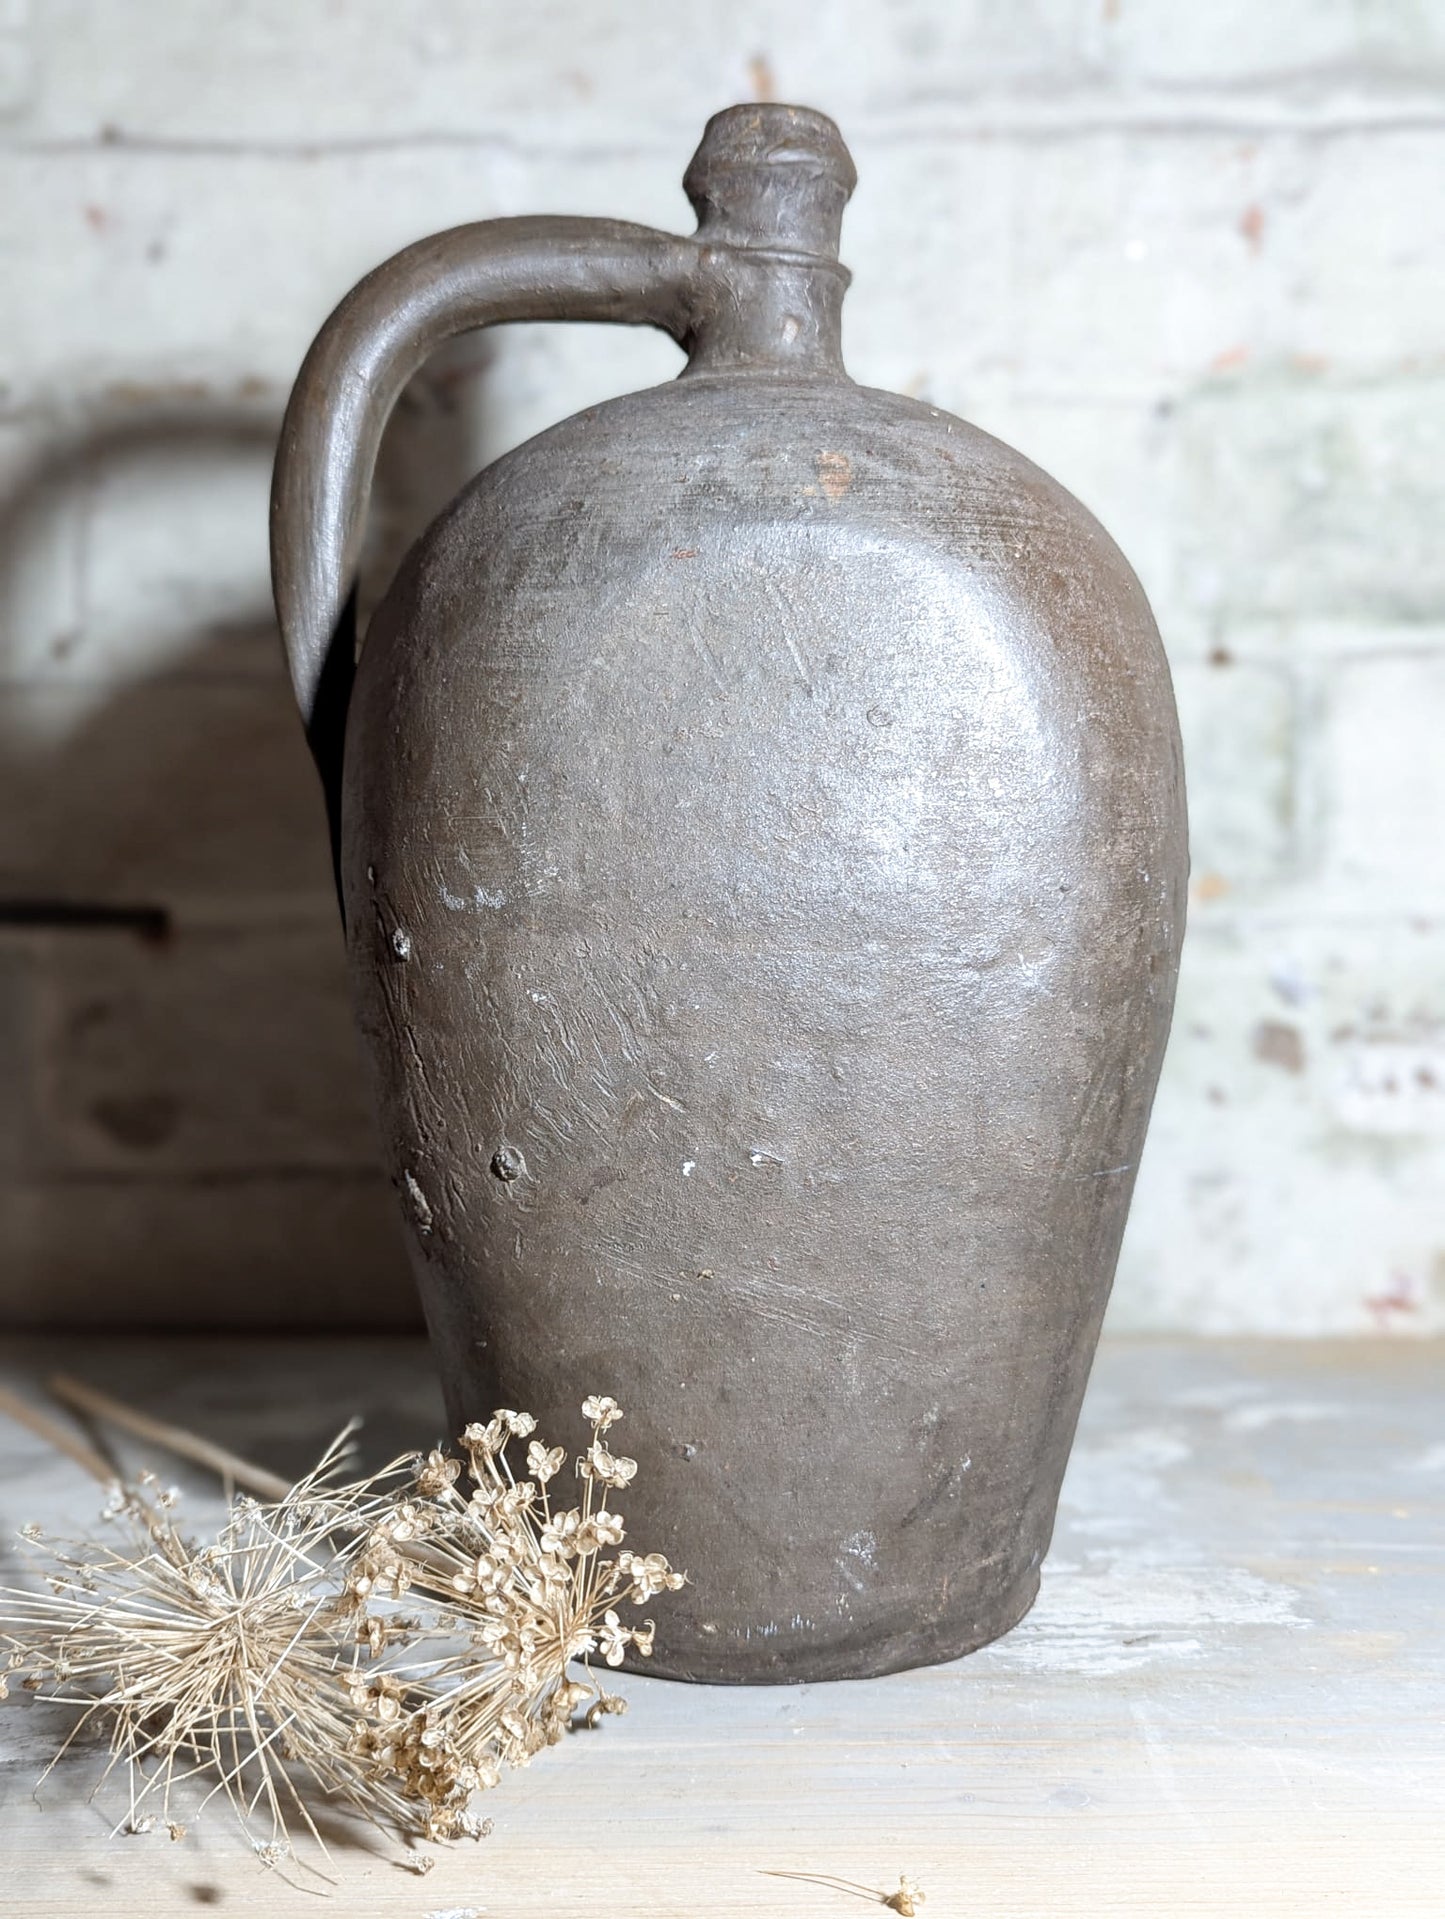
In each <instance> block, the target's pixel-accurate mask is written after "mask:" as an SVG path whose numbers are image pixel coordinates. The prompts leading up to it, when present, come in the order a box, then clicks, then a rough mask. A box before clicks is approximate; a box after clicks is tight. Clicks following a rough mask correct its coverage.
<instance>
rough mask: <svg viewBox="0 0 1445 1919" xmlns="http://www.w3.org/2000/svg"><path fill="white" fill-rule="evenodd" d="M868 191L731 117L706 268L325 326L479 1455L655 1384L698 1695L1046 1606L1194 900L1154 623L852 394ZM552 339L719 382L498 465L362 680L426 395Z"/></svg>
mask: <svg viewBox="0 0 1445 1919" xmlns="http://www.w3.org/2000/svg"><path fill="white" fill-rule="evenodd" d="M853 182H854V173H853V167H852V163H851V161H850V160H849V157H848V153H847V151H846V149H845V148H844V146H843V144H842V141H841V139H840V137H839V135H838V132H837V129H836V128H835V127H834V126H833V125H832V123H831V122H830V121H828V120H826V119H824V118H823V117H822V115H820V114H817V113H812V112H808V111H805V110H803V109H799V108H793V107H782V106H751V107H737V108H734V109H732V110H731V111H729V112H727V113H722V114H719V115H718V116H717V117H716V118H715V119H714V120H713V121H712V122H711V123H710V124H709V126H708V128H707V131H706V133H705V134H704V136H703V141H702V145H701V147H700V149H699V151H698V153H697V156H696V158H695V159H694V160H693V163H692V165H691V167H690V169H689V171H688V174H687V179H686V186H687V191H688V194H689V196H690V198H691V200H692V202H693V205H694V206H695V207H696V208H697V211H698V215H699V219H700V224H699V227H698V232H697V234H696V236H695V237H694V238H691V239H684V238H675V237H673V236H670V235H668V234H664V233H656V232H652V231H649V230H647V229H645V228H640V227H633V226H625V225H621V224H616V223H613V222H610V221H598V220H571V219H523V220H500V221H493V222H487V223H485V224H482V225H478V226H472V227H462V228H459V229H457V230H455V231H453V232H450V233H444V234H441V235H439V236H437V237H436V238H434V239H430V240H425V241H422V242H421V243H420V244H419V245H417V246H414V247H412V248H410V249H408V250H407V251H406V252H403V253H401V254H399V255H398V256H397V257H396V258H395V259H393V260H391V261H389V262H388V263H387V264H386V265H385V266H382V267H380V268H379V269H378V270H377V271H376V272H375V273H374V274H372V275H371V276H370V278H369V279H367V280H364V281H363V282H362V283H361V285H360V286H359V287H357V288H356V290H355V291H354V292H353V293H352V294H351V295H350V296H349V297H348V298H347V299H346V300H345V301H344V302H343V303H342V305H341V306H340V307H339V308H338V310H337V312H336V313H335V314H334V315H333V316H332V318H331V319H330V320H329V321H328V322H327V324H326V326H325V328H324V329H323V330H322V332H321V335H320V337H319V338H318V340H317V342H316V344H315V346H314V347H313V348H312V351H311V354H310V356H309V357H308V359H307V361H306V364H305V366H304V367H303V369H302V372H301V375H300V378H299V380H298V382H297V387H296V391H295V394H294V396H293V398H292V402H291V406H290V410H289V412H288V414H287V417H286V424H285V428H284V433H283V438H282V443H281V449H280V454H279V458H278V466H277V476H276V492H275V512H274V518H275V525H274V559H275V575H276V595H277V605H278V608H279V611H280V618H281V626H282V631H283V634H284V637H285V641H286V647H287V651H288V654H289V657H290V662H291V669H292V674H293V677H294V681H295V686H296V693H297V697H298V699H299V701H300V704H301V709H302V712H303V714H304V715H305V717H306V720H307V723H308V728H309V732H310V738H311V742H312V746H313V749H314V750H315V752H316V756H317V759H318V762H319V763H320V766H321V769H322V774H323V778H324V780H325V783H326V785H327V788H328V796H329V799H330V801H331V807H332V817H333V824H334V826H335V827H336V829H337V835H338V859H339V871H340V875H341V884H342V889H343V897H344V907H345V914H346V922H347V929H348V935H347V936H348V941H349V946H350V954H351V962H352V969H353V975H354V981H355V992H356V999H357V1004H358V1007H359V1012H360V1021H361V1026H362V1030H363V1032H364V1034H365V1039H366V1045H367V1049H368V1052H369V1055H370V1060H371V1066H372V1070H373V1075H374V1084H375V1090H376V1099H377V1106H378V1110H379V1113H380V1119H381V1128H382V1137H383V1140H384V1145H385V1151H386V1156H387V1160H388V1162H389V1165H390V1169H391V1174H392V1178H393V1179H394V1181H395V1184H396V1188H397V1191H398V1193H399V1195H400V1196H401V1201H402V1205H403V1207H404V1209H405V1213H406V1217H407V1220H408V1224H409V1238H410V1243H411V1250H412V1256H413V1260H414V1263H415V1268H416V1274H417V1279H418V1283H419V1285H420V1287H421V1292H422V1297H423V1299H424V1301H425V1305H426V1312H427V1317H428V1320H429V1323H430V1326H431V1331H432V1336H433V1339H434V1341H435V1346H436V1352H437V1356H438V1360H439V1363H440V1366H441V1370H442V1374H443V1378H444V1381H445V1386H446V1392H447V1397H448V1402H449V1409H450V1413H451V1417H452V1420H453V1423H454V1424H456V1423H457V1422H460V1421H461V1420H463V1419H464V1418H470V1417H474V1416H477V1415H486V1414H487V1413H489V1412H490V1410H491V1409H492V1408H493V1407H494V1406H495V1405H498V1404H504V1405H509V1406H520V1407H526V1408H527V1409H528V1410H530V1411H531V1412H533V1413H535V1414H536V1415H537V1417H538V1419H539V1420H540V1421H541V1424H542V1428H543V1430H544V1431H545V1432H546V1433H548V1434H549V1435H553V1436H555V1437H562V1436H565V1435H572V1436H574V1437H580V1431H581V1428H580V1414H579V1411H578V1405H579V1402H580V1401H581V1399H582V1398H583V1396H584V1394H586V1393H588V1392H606V1393H611V1394H614V1395H615V1396H616V1397H617V1398H618V1399H619V1400H620V1401H621V1402H622V1404H623V1406H624V1407H625V1409H626V1425H625V1427H623V1428H622V1429H621V1431H620V1432H619V1433H618V1435H617V1438H618V1440H619V1442H621V1440H622V1438H623V1436H624V1435H625V1438H626V1441H627V1443H626V1445H625V1447H623V1450H625V1451H626V1452H628V1453H631V1454H634V1455H636V1457H637V1458H638V1459H639V1460H640V1461H641V1462H642V1471H641V1472H640V1474H639V1476H638V1480H637V1483H636V1486H635V1487H634V1488H633V1489H632V1497H630V1499H629V1501H628V1503H627V1508H626V1509H627V1512H628V1516H629V1521H630V1530H631V1535H632V1537H633V1538H634V1540H635V1541H636V1543H637V1544H638V1545H639V1546H640V1547H641V1548H642V1549H643V1550H649V1549H651V1550H660V1551H663V1552H665V1553H666V1554H667V1555H668V1556H669V1558H670V1559H671V1560H672V1561H673V1563H674V1564H676V1565H679V1566H683V1567H685V1568H686V1569H687V1571H688V1572H689V1574H690V1575H691V1584H690V1585H689V1586H688V1588H687V1589H686V1591H684V1592H682V1593H680V1594H678V1595H676V1596H675V1597H670V1598H669V1599H668V1600H667V1602H666V1603H665V1604H664V1603H660V1604H659V1605H658V1607H657V1646H656V1654H655V1657H654V1659H653V1661H652V1665H651V1669H652V1670H655V1671H660V1672H663V1673H668V1674H674V1675H676V1676H678V1677H682V1678H690V1679H702V1680H722V1681H739V1680H800V1679H825V1678H833V1677H841V1676H849V1675H859V1674H865V1673H877V1672H885V1671H888V1670H889V1669H891V1668H894V1667H899V1666H906V1665H912V1664H917V1663H921V1662H924V1661H929V1660H940V1659H948V1658H950V1657H952V1656H953V1655H955V1654H958V1653H964V1652H967V1651H969V1650H970V1648H972V1647H976V1646H980V1645H982V1644H984V1642H985V1641H987V1640H990V1639H992V1638H994V1637H995V1636H996V1635H997V1634H999V1633H1001V1632H1004V1631H1005V1630H1006V1629H1007V1628H1008V1627H1010V1626H1011V1625H1013V1624H1014V1622H1015V1621H1016V1620H1017V1619H1018V1618H1020V1616H1021V1615H1022V1614H1023V1613H1024V1612H1025V1611H1026V1610H1027V1608H1028V1606H1029V1604H1030V1603H1031V1601H1032V1599H1033V1597H1034V1594H1035V1592H1036V1590H1037V1588H1038V1583H1039V1565H1040V1562H1041V1560H1042V1559H1043V1556H1044V1553H1045V1551H1046V1549H1047V1547H1048V1543H1049V1535H1050V1530H1051V1528H1052V1524H1053V1517H1054V1509H1055V1504H1056V1500H1057V1496H1058V1491H1059V1482H1060V1479H1061V1476H1062V1474H1063V1470H1064V1464H1065V1461H1066V1459H1067V1456H1068V1452H1069V1446H1070V1443H1071V1440H1072V1436H1073V1431H1074V1423H1075V1419H1076V1416H1077V1414H1078V1410H1079V1402H1080V1399H1081V1396H1082V1394H1083V1391H1084V1384H1085V1380H1086V1378H1087V1375H1088V1371H1089V1365H1090V1360H1091V1357H1092V1354H1093V1349H1094V1343H1095V1338H1096V1335H1097V1333H1098V1328H1099V1320H1100V1317H1101V1315H1102V1313H1103V1310H1104V1304H1105V1301H1106V1299H1107V1297H1108V1292H1109V1286H1110V1282H1111V1279H1112V1275H1113V1270H1114V1264H1115V1259H1116V1256H1117V1253H1118V1249H1119V1239H1120V1234H1121V1233H1122V1231H1123V1226H1124V1220H1125V1215H1126V1212H1127V1210H1128V1205H1129V1196H1130V1192H1131V1189H1132V1187H1133V1183H1134V1170H1135V1167H1136V1165H1137V1163H1138V1160H1139V1153H1140V1149H1141V1147H1142V1145H1143V1142H1144V1131H1145V1125H1146V1122H1147V1119H1148V1114H1149V1107H1150V1102H1151V1100H1152V1097H1153V1093H1154V1085H1155V1080H1156V1078H1157V1075H1158V1072H1159V1064H1160V1058H1161V1055H1162V1053H1163V1049H1164V1042H1165V1036H1166V1033H1167V1029H1168V1025H1169V1017H1170V1009H1171V1003H1172V1000H1173V997H1174V981H1175V971H1176V965H1177V959H1178V952H1179V941H1180V934H1181V930H1182V921H1183V914H1184V881H1185V869H1186V855H1185V822H1184V799H1183V790H1182V781H1181V770H1180V754H1179V739H1178V733H1177V729H1176V722H1175V713H1174V702H1173V698H1172V694H1171V690H1170V682H1169V674H1168V670H1167V667H1166V665H1165V660H1164V655H1163V652H1162V650H1161V648H1160V644H1159V638H1158V634H1157V632H1156V630H1155V626H1154V622H1153V620H1152V618H1151V617H1150V613H1149V608H1148V606H1147V604H1146V602H1145V599H1144V595H1143V593H1142V591H1141V590H1140V587H1139V585H1138V583H1137V581H1136V580H1135V578H1134V575H1133V574H1132V573H1131V572H1130V570H1129V567H1128V566H1127V564H1126V563H1125V561H1124V559H1123V558H1122V556H1121V555H1120V554H1119V552H1118V550H1117V549H1116V548H1115V547H1114V545H1113V544H1112V543H1111V542H1110V540H1109V539H1108V538H1107V536H1106V535H1105V534H1104V533H1103V531H1102V530H1101V529H1100V527H1099V526H1098V525H1097V523H1096V522H1095V521H1094V520H1093V519H1092V518H1091V517H1090V516H1089V514H1088V513H1086V512H1085V511H1084V509H1083V508H1082V507H1081V506H1080V505H1079V504H1078V502H1077V501H1075V500H1074V499H1073V498H1071V496H1070V495H1069V494H1067V493H1065V492H1064V491H1063V490H1062V489H1061V488H1060V487H1058V486H1057V485H1055V484H1054V482H1053V481H1052V480H1050V479H1048V478H1047V477H1046V475H1044V474H1043V473H1041V472H1040V471H1039V470H1038V468H1037V467H1034V466H1032V465H1030V463H1029V462H1028V461H1027V460H1025V459H1023V458H1021V457H1020V456H1019V455H1018V454H1017V453H1014V452H1011V451H1010V450H1009V449H1008V448H1007V447H1006V446H1003V445H1001V444H1000V443H999V442H998V441H997V440H993V439H990V438H989V436H988V435H987V434H985V433H981V432H979V431H978V430H977V429H975V428H973V427H970V426H967V425H965V424H964V422H962V421H961V420H957V419H953V418H951V417H950V416H949V415H948V414H946V413H942V412H940V411H939V410H938V408H936V407H933V406H928V405H924V404H921V403H919V402H917V401H913V400H905V399H900V398H898V397H896V396H894V395H892V394H886V393H878V392H872V391H869V390H868V389H866V388H862V387H857V386H854V385H853V384H852V382H851V381H850V380H849V379H848V376H847V375H846V373H845V372H844V370H843V363H842V359H841V356H840V350H839V315H840V309H841V305H842V300H843V293H844V288H845V287H846V285H847V280H848V276H847V274H846V272H845V271H844V269H843V268H842V267H840V266H839V264H838V259H837V244H838V232H839V225H840V220H841V215H842V211H843V206H844V202H845V201H846V200H847V198H848V195H849V192H850V190H851V188H852V186H853ZM946 244H947V238H946V236H940V245H944V246H946ZM542 319H553V320H614V321H618V322H621V323H624V324H646V325H651V326H656V327H661V328H664V329H665V330H666V331H667V332H669V333H671V334H672V336H673V337H674V338H675V339H676V340H678V341H679V342H680V343H681V344H682V346H683V347H684V348H685V349H686V351H687V354H688V363H687V367H686V370H685V371H684V373H683V374H682V376H681V377H680V378H679V379H678V380H677V381H676V382H674V383H673V384H671V385H669V386H666V387H660V388H657V389H655V390H654V391H651V392H646V393H640V394H635V395H633V396H631V397H629V398H627V399H622V400H615V401H613V402H611V403H609V404H607V405H604V406H598V407H594V408H591V409H589V410H588V411H587V412H585V413H581V414H579V415H577V416H576V417H575V418H573V419H570V420H567V421H565V422H564V423H563V424H562V425H560V426H557V427H554V428H553V429H552V430H551V431H550V432H547V433H543V434H542V435H540V436H539V437H538V438H537V439H534V440H532V441H530V442H528V444H527V445H525V446H522V447H519V448H517V450H516V451H515V452H512V453H509V454H508V455H507V456H506V457H505V458H503V459H500V460H498V461H497V462H496V463H495V464H494V465H492V466H490V467H488V468H487V469H486V471H485V472H483V473H481V474H480V475H479V476H478V477H477V478H476V479H475V480H474V481H473V482H472V484H471V485H470V486H468V487H467V488H466V490H465V491H464V492H463V493H462V494H461V495H460V496H459V497H458V498H457V499H456V500H455V501H454V502H453V503H452V505H451V506H450V507H449V508H448V509H447V510H446V512H444V513H443V514H442V515H441V517H440V518H439V519H438V520H437V521H436V523H435V524H434V525H433V526H432V527H431V529H430V531H429V532H428V533H427V534H426V535H425V537H424V538H423V539H422V540H421V541H420V542H419V543H418V544H417V546H416V547H415V549H414V550H413V552H412V553H411V555H410V556H409V558H408V559H407V560H406V562H405V564H404V565H403V567H402V569H401V572H400V574H399V576H398V578H397V580H396V582H395V584H394V585H393V586H392V588H391V591H390V594H389V596H388V598H387V599H386V601H385V603H384V604H383V606H382V607H381V609H380V611H379V612H378V613H377V615H376V618H375V619H374V621H373V622H372V624H371V629H370V632H369V634H368V635H367V638H366V644H365V648H364V651H362V652H361V654H360V656H359V663H355V664H354V662H356V661H357V655H356V650H355V647H354V644H353V638H352V632H351V624H352V622H351V618H350V613H349V608H350V606H351V604H352V596H353V585H354V577H355V571H356V559H357V550H358V546H359V542H360V538H361V531H362V523H363V517H364V513H365V507H366V499H367V492H368V487H369V484H370V479H371V473H372V467H373V463H374V459H375V455H376V450H377V442H378V439H379V437H380V434H381V429H382V425H383V423H384V421H385V419H386V416H387V413H388V411H389V409H390V407H391V405H392V403H393V402H394V400H395V399H396V397H397V395H398V393H399V391H400V389H401V387H402V385H403V383H404V382H405V381H406V379H407V378H408V377H409V375H410V374H411V373H412V372H413V371H414V369H415V368H416V367H417V366H418V364H419V363H420V362H421V360H422V359H423V357H424V356H425V355H426V354H427V352H428V351H429V350H430V349H431V348H433V347H434V346H435V345H436V344H437V343H438V342H439V341H440V340H442V339H443V338H445V337H446V336H448V335H450V334H454V333H457V332H459V331H461V330H463V329H466V328H473V327H480V326H485V325H489V324H492V323H495V322H498V321H505V320H542ZM353 672H354V684H353ZM343 738H344V751H343Z"/></svg>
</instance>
